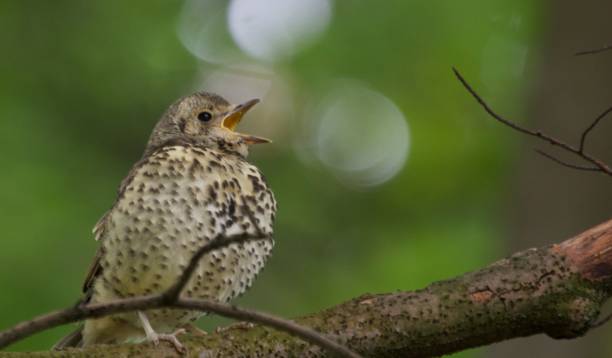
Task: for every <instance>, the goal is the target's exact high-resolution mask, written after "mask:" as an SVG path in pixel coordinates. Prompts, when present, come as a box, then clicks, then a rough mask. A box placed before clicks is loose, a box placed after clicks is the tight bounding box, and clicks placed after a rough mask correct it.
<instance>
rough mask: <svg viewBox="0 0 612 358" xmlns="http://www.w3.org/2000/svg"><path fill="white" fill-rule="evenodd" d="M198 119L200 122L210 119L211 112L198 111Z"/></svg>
mask: <svg viewBox="0 0 612 358" xmlns="http://www.w3.org/2000/svg"><path fill="white" fill-rule="evenodd" d="M198 119H199V120H200V121H202V122H208V121H210V120H211V119H212V114H211V113H210V112H208V111H204V112H200V113H199V114H198Z"/></svg>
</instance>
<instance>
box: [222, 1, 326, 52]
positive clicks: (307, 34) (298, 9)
mask: <svg viewBox="0 0 612 358" xmlns="http://www.w3.org/2000/svg"><path fill="white" fill-rule="evenodd" d="M330 19H331V3H330V0H259V1H253V0H232V2H231V3H230V5H229V8H228V26H229V31H230V34H231V36H232V38H233V39H234V41H235V42H236V44H237V45H238V47H240V49H241V50H243V51H244V52H245V53H246V54H248V55H249V56H251V57H253V58H256V59H259V60H263V61H270V62H272V61H276V60H279V59H282V58H285V57H288V56H290V55H292V54H294V53H296V52H297V51H298V50H299V49H300V48H302V47H303V46H304V45H306V44H308V43H309V42H311V41H312V40H314V39H315V38H316V37H317V35H319V34H320V33H321V32H323V30H324V29H325V28H326V27H327V25H328V24H329V21H330Z"/></svg>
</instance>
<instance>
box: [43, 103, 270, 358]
mask: <svg viewBox="0 0 612 358" xmlns="http://www.w3.org/2000/svg"><path fill="white" fill-rule="evenodd" d="M258 102H259V100H258V99H253V100H250V101H246V102H244V103H241V104H238V105H233V104H231V103H230V102H228V101H227V100H226V99H224V98H223V97H221V96H220V95H217V94H214V93H210V92H203V91H202V92H196V93H194V94H192V95H189V96H186V97H183V98H180V99H179V100H177V101H176V102H174V103H173V104H172V105H171V106H170V107H169V108H168V109H167V110H166V112H165V113H164V114H163V115H162V116H161V118H160V119H159V120H158V122H157V124H156V125H155V126H154V129H153V131H152V133H151V135H150V137H149V140H148V142H147V144H146V147H145V150H144V154H143V156H142V158H141V159H140V160H139V161H138V162H136V163H135V164H134V165H133V167H132V168H131V170H130V171H129V174H128V175H127V176H126V177H125V178H124V179H123V180H122V182H121V184H120V186H119V189H118V193H117V198H116V200H115V202H114V204H113V205H112V207H111V208H110V209H109V210H108V211H107V212H106V213H105V214H104V215H103V216H102V218H101V219H100V220H99V221H98V223H97V224H96V225H95V227H94V229H93V234H94V236H95V239H96V240H97V241H98V242H99V243H100V245H99V248H98V251H97V252H96V255H95V258H94V260H93V263H92V265H91V267H90V269H89V272H88V274H87V277H86V279H85V283H84V285H83V297H82V299H81V300H80V303H79V304H97V303H105V302H110V301H113V300H118V299H125V298H130V297H138V296H144V295H152V294H159V293H162V292H164V291H165V290H166V289H168V288H169V287H170V286H172V285H173V284H174V283H175V282H176V281H177V279H178V277H179V275H180V274H181V273H182V271H183V270H184V269H185V267H186V266H187V264H188V262H189V260H190V259H191V257H192V256H193V255H194V253H195V252H196V251H197V250H198V249H199V248H201V247H202V246H204V245H205V244H206V243H208V242H210V241H211V240H213V239H214V238H218V237H230V236H233V235H247V236H249V237H252V238H253V240H249V241H247V242H243V243H234V244H231V245H229V246H227V247H223V248H221V249H219V250H216V251H213V252H211V253H209V254H207V255H205V256H204V257H203V258H202V259H201V261H200V262H199V263H198V267H197V269H196V270H195V272H194V273H193V275H192V277H191V278H190V280H189V282H188V283H187V285H186V286H185V289H184V291H183V294H182V295H183V296H185V297H188V298H195V299H211V300H215V301H218V302H229V301H230V300H231V299H233V298H235V297H237V296H239V295H241V294H243V293H244V292H245V291H246V290H247V289H248V288H249V287H250V286H251V284H252V283H253V280H254V279H255V278H256V276H257V275H258V273H259V272H260V271H261V270H262V268H263V267H264V265H265V263H266V261H267V259H268V258H269V256H270V255H271V251H272V248H273V246H274V239H273V234H274V231H273V230H274V220H275V217H276V210H277V204H276V199H275V197H274V194H273V192H272V190H271V189H270V187H269V186H268V184H267V182H266V179H265V177H264V176H263V174H262V173H261V171H260V170H259V169H258V168H257V167H256V166H254V165H253V164H250V163H249V162H248V161H247V156H248V153H249V148H250V147H251V146H252V145H255V144H262V143H269V142H270V140H268V139H266V138H263V137H258V136H255V135H250V134H243V133H239V132H237V131H235V128H236V126H237V125H238V123H240V121H241V120H242V119H243V116H244V115H245V113H246V112H247V111H249V109H251V108H252V107H253V106H254V105H255V104H257V103H258ZM204 314H205V313H202V312H197V311H190V310H183V309H169V308H162V309H154V310H146V311H137V312H127V313H121V314H115V315H111V316H107V317H102V318H97V319H88V320H86V321H85V322H84V324H82V325H81V326H80V327H79V328H78V329H77V330H76V331H74V332H72V333H71V334H69V335H68V336H66V337H64V338H63V339H62V340H60V341H59V342H58V343H57V344H56V345H55V346H54V348H55V349H56V350H57V349H64V348H66V347H87V346H90V345H94V344H116V343H124V342H131V341H135V342H137V341H151V342H153V343H155V344H156V345H157V344H158V343H159V341H168V342H170V343H171V344H172V345H174V347H175V348H176V349H177V350H179V351H180V350H183V349H184V347H183V345H182V344H181V342H180V341H179V339H178V338H177V336H178V335H179V334H181V333H183V332H184V330H183V329H182V328H180V327H183V326H184V325H188V324H190V323H191V322H193V321H195V320H197V319H198V318H199V317H201V316H202V315H204Z"/></svg>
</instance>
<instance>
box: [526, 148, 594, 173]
mask: <svg viewBox="0 0 612 358" xmlns="http://www.w3.org/2000/svg"><path fill="white" fill-rule="evenodd" d="M535 151H536V152H537V153H538V154H540V155H542V156H544V157H546V158H548V159H550V160H552V161H553V162H555V163H557V164H560V165H563V166H564V167H568V168H572V169H577V170H586V171H594V172H598V171H600V170H599V168H597V167H587V166H583V165H577V164H572V163H567V162H564V161H562V160H561V159H559V158H557V157H554V156H552V155H550V154H548V153H546V152H545V151H543V150H539V149H536V150H535Z"/></svg>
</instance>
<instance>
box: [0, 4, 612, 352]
mask: <svg viewBox="0 0 612 358" xmlns="http://www.w3.org/2000/svg"><path fill="white" fill-rule="evenodd" d="M281 3H282V2H278V1H276V2H275V1H270V0H266V1H263V0H262V1H255V0H252V1H250V4H248V5H247V4H245V1H237V0H236V1H231V2H226V1H219V0H194V1H189V2H187V3H184V2H181V1H152V0H147V1H143V0H139V1H116V0H115V1H87V2H85V1H82V2H77V1H18V0H4V1H2V2H0V38H1V39H2V55H0V66H1V69H0V71H1V72H0V75H1V79H0V152H1V153H2V156H1V158H0V163H1V165H0V168H1V173H2V175H0V203H1V205H0V227H1V228H2V235H1V236H0V262H1V266H0V268H1V270H0V328H5V327H8V326H10V325H12V324H14V323H16V322H18V321H21V320H24V319H27V318H30V317H32V316H34V315H37V314H40V313H43V312H47V311H49V310H52V309H56V308H60V307H65V306H67V305H70V304H72V303H74V302H76V300H77V298H78V296H79V294H80V291H79V289H80V286H81V282H82V280H83V278H84V274H85V272H86V270H87V268H88V265H89V263H90V260H91V259H92V257H93V254H94V252H95V250H96V247H97V243H96V242H95V241H94V240H93V237H92V235H91V234H90V231H91V228H92V226H93V224H94V223H95V222H96V221H97V220H98V218H99V217H100V215H101V214H102V213H103V212H104V211H105V210H106V209H107V208H109V206H110V205H111V204H112V202H113V200H114V197H115V191H116V188H117V186H118V184H119V182H120V181H121V179H122V178H123V176H125V174H126V173H127V172H128V170H129V168H130V165H131V164H132V163H134V162H135V161H136V160H138V158H139V157H140V155H141V154H142V150H143V147H144V144H145V141H146V139H147V137H148V135H149V133H150V130H151V128H152V126H153V125H154V123H155V121H156V120H157V118H158V117H159V116H160V115H161V113H162V112H163V111H164V110H165V108H166V107H167V106H168V105H169V104H170V103H171V102H173V101H174V100H175V99H176V98H178V97H180V96H182V95H185V94H188V93H190V92H192V91H194V90H199V89H209V90H215V91H219V92H221V94H222V95H224V96H226V97H227V98H228V99H230V100H235V101H237V100H242V99H245V97H248V96H252V95H255V96H258V97H261V98H262V100H263V102H262V104H261V105H260V106H258V108H256V109H255V110H254V111H253V113H252V114H250V115H249V116H250V117H249V118H247V120H246V121H245V123H244V128H247V129H248V130H249V131H250V132H253V133H256V134H260V135H265V136H268V137H270V138H272V139H273V140H274V144H272V145H268V146H267V147H261V148H255V150H253V152H252V154H251V160H252V161H253V162H254V163H256V164H257V165H258V166H259V167H260V168H261V169H262V170H263V171H264V173H265V174H266V176H267V178H268V181H269V182H270V184H271V185H272V187H273V189H274V191H275V193H276V196H277V199H278V201H279V214H278V221H277V225H276V238H277V247H276V249H275V253H274V256H273V258H272V259H271V261H270V262H269V264H268V265H267V266H266V269H265V270H264V272H263V274H262V275H261V276H260V278H259V279H258V281H257V283H256V284H255V285H254V287H253V288H252V289H251V290H250V291H249V292H248V293H247V294H246V295H245V296H244V297H243V298H241V299H240V300H239V302H240V303H241V304H243V305H246V306H249V307H254V308H259V309H262V310H267V311H270V312H274V313H277V314H281V315H284V316H288V317H292V316H298V315H301V314H306V313H309V312H313V311H317V310H320V309H322V308H324V307H328V306H330V305H333V304H336V303H339V302H341V301H343V300H346V299H349V298H351V297H354V296H356V295H359V294H362V293H365V292H388V291H394V290H398V289H416V288H419V287H422V286H424V285H426V284H427V283H429V282H432V281H434V280H440V279H444V278H449V277H452V276H454V275H458V274H461V273H463V272H465V271H468V270H472V269H475V268H478V267H479V266H481V265H484V264H486V263H488V262H491V261H492V260H495V259H497V258H500V257H502V256H505V255H507V254H509V253H511V252H513V251H515V250H518V249H523V248H527V247H531V246H539V245H543V244H546V243H551V242H554V241H558V240H560V239H562V238H564V237H568V236H570V235H572V234H575V233H577V232H579V231H580V230H582V229H585V228H587V227H589V226H591V225H594V224H597V223H599V222H601V221H603V220H605V219H607V218H609V215H610V212H611V211H612V200H610V199H612V190H611V187H612V186H611V185H610V182H609V179H608V178H603V176H601V175H596V174H595V175H594V174H590V173H575V172H572V171H569V170H567V169H565V168H559V167H557V166H555V165H554V164H552V163H550V162H548V161H546V160H544V159H542V158H540V157H537V155H536V154H534V152H533V151H532V148H533V147H545V146H544V145H540V143H536V142H533V141H531V140H529V139H527V138H522V137H520V136H519V135H518V134H516V133H512V132H510V131H509V130H507V129H504V128H502V127H500V126H499V125H498V124H497V123H493V122H492V121H491V120H490V119H489V118H488V117H486V115H485V114H483V112H482V110H481V109H480V108H479V107H478V106H477V105H476V104H475V103H474V101H473V100H472V99H471V98H469V96H468V95H467V94H466V92H465V91H464V90H463V89H462V88H461V87H460V86H459V85H458V83H457V81H456V80H455V79H454V77H453V76H452V72H451V66H457V67H458V68H459V69H460V70H461V71H462V72H463V74H464V75H465V76H466V77H467V78H468V80H470V81H471V83H472V84H473V85H474V86H476V87H477V88H478V89H479V91H480V93H481V94H482V95H483V96H485V97H486V98H488V99H489V100H490V102H491V103H492V104H494V106H495V107H496V108H497V109H498V110H499V111H501V112H503V113H504V114H507V115H508V116H509V117H512V118H516V119H517V120H518V121H521V122H524V123H528V124H529V125H532V126H538V127H543V128H548V129H549V131H550V132H552V133H553V134H556V135H559V136H564V137H566V138H575V137H576V134H577V133H578V131H579V130H580V129H581V128H583V127H584V126H585V125H586V124H587V123H588V121H589V118H593V117H594V116H595V115H596V114H597V113H598V112H600V111H602V110H603V109H604V108H605V107H606V106H608V105H610V92H611V91H610V90H611V89H612V81H611V80H612V63H610V58H611V56H612V54H601V55H598V56H592V57H589V58H576V57H573V56H572V53H573V52H575V51H577V50H582V49H585V48H596V47H598V46H600V45H601V44H603V43H606V42H610V41H612V35H611V33H612V32H611V30H612V27H611V25H610V24H609V20H608V19H607V18H606V17H605V14H606V13H608V14H609V13H610V11H612V6H611V5H610V4H609V3H607V2H603V1H601V2H599V3H597V2H594V3H592V4H590V5H589V6H586V5H577V4H574V2H572V1H569V0H565V1H548V2H546V1H545V2H534V1H528V0H512V1H509V0H508V1H495V2H493V1H485V0H469V1H461V2H459V1H450V0H449V1H435V2H434V1H407V0H394V1H333V2H332V1H331V0H329V1H327V0H318V1H314V0H309V1H302V2H296V1H287V2H285V3H284V5H283V6H280V5H281ZM291 4H293V5H291ZM298 4H299V5H298ZM294 5H295V6H298V7H299V6H302V7H303V8H302V9H301V10H299V11H298V12H297V13H298V14H300V16H298V18H297V19H298V20H299V21H296V18H291V17H290V16H289V15H287V14H291V13H292V11H293V12H294V13H295V9H293V10H292V9H291V6H294ZM240 6H244V7H243V8H241V7H240ZM254 7H255V8H254ZM313 9H314V10H313ZM317 9H318V10H317ZM310 10H313V11H310ZM315 10H316V11H315ZM232 11H234V12H235V13H233V15H232V14H231V12H232ZM302 14H303V16H302ZM234 15H235V16H234ZM294 15H295V14H294ZM287 16H289V17H287ZM311 20H312V21H314V22H312V23H311V22H308V21H311ZM232 21H235V23H233V24H232V23H231V22H232ZM258 24H259V25H258ZM261 24H263V26H261ZM268 24H270V26H267V25H268ZM296 24H297V25H296ZM294 25H295V26H296V27H295V28H293V27H292V26H294ZM232 26H233V27H232ZM249 26H255V27H254V28H252V29H251V28H249ZM257 26H259V27H257ZM606 26H607V27H606ZM262 28H263V30H262ZM289 35H291V36H289ZM241 36H242V37H241ZM249 36H250V37H249ZM249 41H252V42H249ZM283 41H284V42H283ZM258 51H259V52H258ZM346 103H349V104H352V105H351V106H352V107H351V108H349V110H346V108H344V109H342V110H345V112H342V111H341V113H345V114H346V113H348V115H347V117H346V118H341V119H338V120H339V122H335V120H336V119H337V118H336V117H334V116H333V115H331V117H330V113H332V114H333V113H336V112H333V111H331V110H330V109H329V108H328V107H329V106H332V107H333V106H334V105H339V106H342V105H343V104H346ZM353 105H354V106H353ZM326 106H327V107H326ZM389 113H390V114H389ZM386 114H389V115H388V116H387V115H386ZM321 118H326V119H325V121H323V120H322V119H321ZM338 118H339V117H338ZM388 118H392V119H388ZM610 128H612V126H611V125H610V123H608V124H604V125H602V127H601V128H600V130H599V132H597V133H595V134H594V135H593V138H592V139H593V143H592V148H593V151H594V152H596V153H599V154H601V156H602V157H604V158H605V155H606V154H609V153H610V151H611V149H612V147H611V146H610V140H609V135H608V138H606V137H605V133H608V134H609V133H610ZM330 131H331V132H330ZM330 133H331V134H330ZM370 134H371V135H370ZM322 138H323V139H322ZM387 138H392V139H389V140H388V141H387V140H386V139H387ZM353 149H354V150H353ZM371 153H374V154H372V155H369V154H371ZM364 158H365V159H364ZM608 158H609V156H608ZM348 162H350V163H353V164H354V166H357V167H359V168H357V169H355V167H352V168H348V169H347V168H346V167H343V164H345V163H348ZM220 322H223V321H222V320H219V319H216V318H204V319H202V320H201V324H202V326H203V327H205V328H209V329H210V328H212V327H214V326H215V325H216V324H219V323H220ZM71 329H72V327H68V326H66V327H61V328H57V329H54V330H50V331H47V332H44V333H41V334H38V335H36V336H34V337H32V338H30V339H27V340H25V341H22V342H20V343H18V344H16V345H14V346H12V347H10V349H11V350H45V349H48V347H49V346H50V345H52V344H53V343H54V341H56V340H57V339H59V338H60V337H61V336H62V335H63V334H65V333H67V332H68V331H69V330H71ZM609 334H610V329H608V328H604V329H601V330H599V331H598V332H594V333H593V334H590V335H589V336H588V337H586V338H584V339H580V340H574V341H571V342H554V341H552V340H550V339H548V338H546V337H535V338H529V339H523V340H517V341H512V342H506V343H503V344H498V345H496V346H494V347H489V348H485V349H480V350H472V351H468V352H464V353H461V354H458V356H462V357H513V356H516V355H518V354H521V352H523V353H524V354H528V355H533V356H535V355H536V354H539V355H540V356H544V357H549V356H551V357H552V356H553V355H554V356H555V357H576V356H581V357H609V356H610V355H612V344H611V343H604V342H610V340H609V339H608V340H606V339H605V337H606V335H609Z"/></svg>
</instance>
